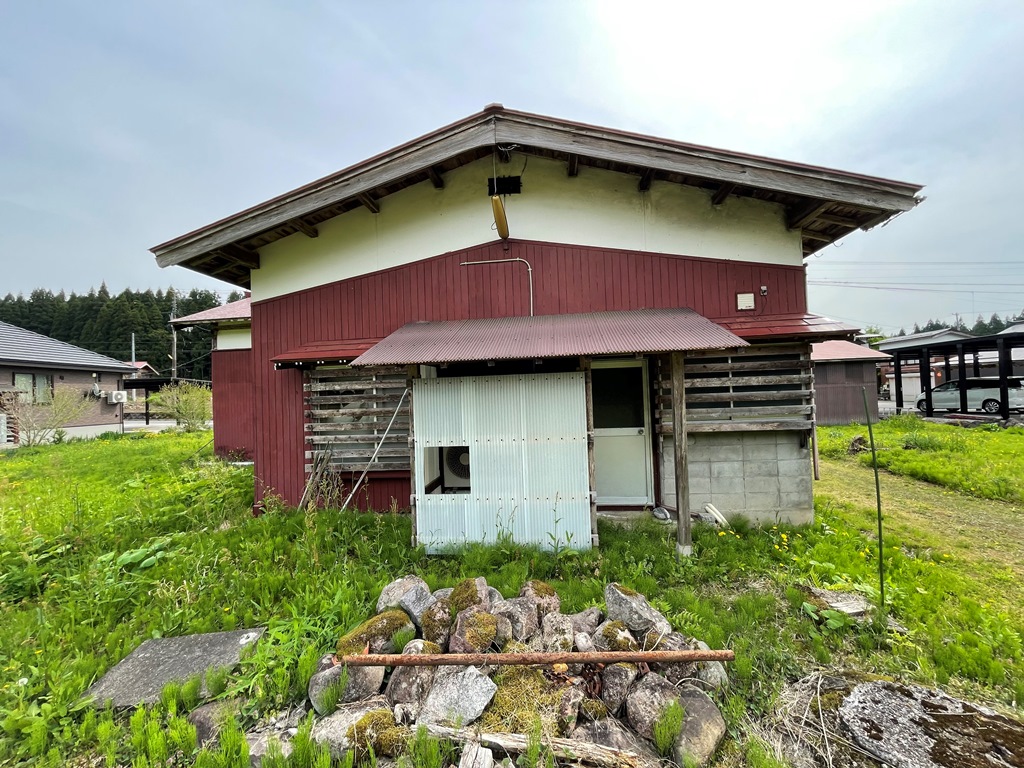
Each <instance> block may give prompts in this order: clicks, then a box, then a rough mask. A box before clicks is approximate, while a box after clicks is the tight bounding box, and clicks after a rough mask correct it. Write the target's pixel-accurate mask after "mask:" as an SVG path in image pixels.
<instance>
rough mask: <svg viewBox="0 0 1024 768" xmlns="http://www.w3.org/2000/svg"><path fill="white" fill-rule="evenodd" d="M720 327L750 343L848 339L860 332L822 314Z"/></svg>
mask: <svg viewBox="0 0 1024 768" xmlns="http://www.w3.org/2000/svg"><path fill="white" fill-rule="evenodd" d="M721 323H722V326H723V327H725V328H728V329H729V330H730V331H732V332H733V333H735V334H737V335H739V336H742V337H743V338H744V339H749V340H751V341H777V340H779V339H806V340H808V341H824V340H826V339H848V338H850V337H851V336H853V334H855V333H856V332H857V331H859V330H860V329H859V328H858V327H857V326H855V325H847V324H846V323H840V322H837V321H835V320H831V319H829V318H827V317H822V316H821V315H812V314H791V315H761V316H751V317H743V318H739V319H736V320H722V321H721Z"/></svg>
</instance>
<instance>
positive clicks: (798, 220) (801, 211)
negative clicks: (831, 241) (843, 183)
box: [786, 200, 832, 229]
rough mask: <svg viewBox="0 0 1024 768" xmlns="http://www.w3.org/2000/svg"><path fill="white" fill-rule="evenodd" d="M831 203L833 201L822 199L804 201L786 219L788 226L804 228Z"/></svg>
mask: <svg viewBox="0 0 1024 768" xmlns="http://www.w3.org/2000/svg"><path fill="white" fill-rule="evenodd" d="M830 205H832V203H830V202H828V201H825V202H822V201H820V200H811V201H809V202H807V203H804V204H803V205H801V206H800V207H798V208H795V209H794V210H792V211H791V212H790V214H789V217H788V218H787V219H786V226H787V227H789V228H790V229H803V228H804V227H805V226H807V225H808V224H810V223H811V222H812V221H814V220H815V219H816V218H817V217H818V215H819V214H820V213H822V212H823V211H824V210H825V209H826V208H828V207H829V206H830Z"/></svg>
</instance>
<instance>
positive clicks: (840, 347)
mask: <svg viewBox="0 0 1024 768" xmlns="http://www.w3.org/2000/svg"><path fill="white" fill-rule="evenodd" d="M891 357H892V355H890V354H888V353H886V352H879V351H878V350H877V349H872V348H871V347H865V346H864V345H862V344H854V343H853V342H852V341H822V342H819V343H817V344H812V345H811V360H813V361H814V362H816V363H836V362H842V361H844V360H848V361H852V360H873V361H874V362H881V361H882V360H889V359H890V358H891Z"/></svg>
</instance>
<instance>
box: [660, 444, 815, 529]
mask: <svg viewBox="0 0 1024 768" xmlns="http://www.w3.org/2000/svg"><path fill="white" fill-rule="evenodd" d="M807 439H808V438H807V433H802V432H781V431H780V432H697V433H694V434H691V435H689V436H688V440H687V459H688V464H689V493H690V509H691V510H693V511H696V510H700V509H703V508H704V505H705V504H708V503H711V504H714V505H715V507H717V508H718V510H719V512H721V513H722V514H723V515H725V516H726V517H727V518H730V517H734V516H739V517H744V518H746V519H748V520H750V521H752V522H755V523H776V522H788V523H794V524H802V523H809V522H811V521H813V519H814V495H813V488H812V484H811V478H812V470H811V456H810V448H809V446H808V443H807ZM673 450H674V443H673V438H672V437H666V439H665V448H664V450H663V452H662V463H661V482H662V500H663V501H664V503H665V504H666V505H667V506H670V507H674V506H675V503H676V499H675V466H674V463H673Z"/></svg>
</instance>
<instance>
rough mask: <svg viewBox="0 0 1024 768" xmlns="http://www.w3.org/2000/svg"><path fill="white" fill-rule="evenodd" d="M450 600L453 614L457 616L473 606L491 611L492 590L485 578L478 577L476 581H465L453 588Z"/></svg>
mask: <svg viewBox="0 0 1024 768" xmlns="http://www.w3.org/2000/svg"><path fill="white" fill-rule="evenodd" d="M448 600H449V601H450V602H451V606H452V613H453V614H455V615H456V616H458V615H459V614H460V613H462V611H464V610H466V609H467V608H470V607H472V606H476V607H478V608H481V609H482V610H485V611H489V610H490V609H491V590H490V588H489V587H488V586H487V579H485V578H484V577H483V576H478V577H476V578H475V579H463V580H462V581H460V582H459V583H458V584H456V585H455V586H454V587H453V588H452V593H451V594H450V595H449V596H448Z"/></svg>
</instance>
